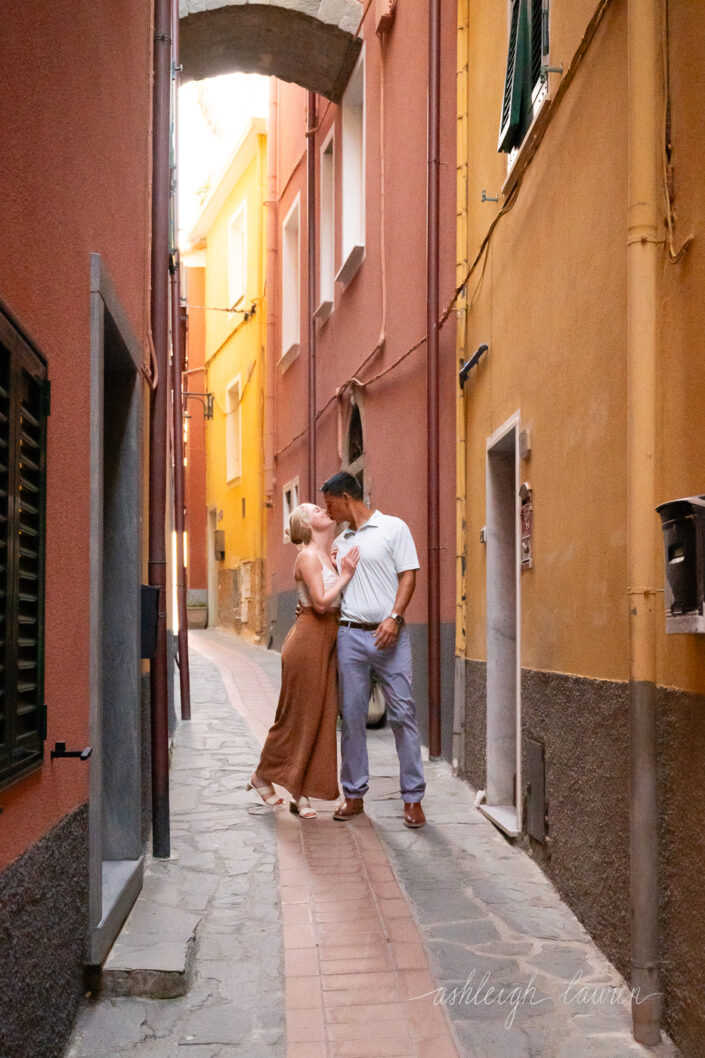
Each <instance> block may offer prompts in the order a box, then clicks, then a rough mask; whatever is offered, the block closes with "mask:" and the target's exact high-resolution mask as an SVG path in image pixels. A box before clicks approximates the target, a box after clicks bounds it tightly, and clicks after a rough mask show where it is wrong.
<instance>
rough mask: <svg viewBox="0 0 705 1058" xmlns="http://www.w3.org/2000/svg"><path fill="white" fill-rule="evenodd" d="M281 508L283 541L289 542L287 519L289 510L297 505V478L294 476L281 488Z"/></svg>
mask: <svg viewBox="0 0 705 1058" xmlns="http://www.w3.org/2000/svg"><path fill="white" fill-rule="evenodd" d="M282 498H283V504H282V510H283V514H284V543H285V544H288V543H289V519H290V518H291V512H292V511H294V510H296V508H297V507H298V506H299V479H298V478H294V480H293V481H289V482H288V483H287V484H286V485H285V486H284V488H283V489H282Z"/></svg>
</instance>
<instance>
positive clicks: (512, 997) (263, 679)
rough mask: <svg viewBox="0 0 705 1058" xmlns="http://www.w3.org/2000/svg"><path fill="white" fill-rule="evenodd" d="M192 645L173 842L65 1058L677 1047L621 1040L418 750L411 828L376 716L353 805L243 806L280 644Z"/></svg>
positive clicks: (176, 760)
mask: <svg viewBox="0 0 705 1058" xmlns="http://www.w3.org/2000/svg"><path fill="white" fill-rule="evenodd" d="M191 648H192V649H191V663H192V668H191V675H192V709H193V715H192V719H191V721H190V723H181V724H180V725H179V726H178V728H177V731H176V735H175V740H174V747H173V755H172V769H171V782H172V792H171V805H172V841H173V847H172V856H171V859H169V860H161V861H159V860H154V859H152V860H151V861H150V862H149V865H148V868H147V871H146V875H145V884H144V888H143V890H142V893H141V894H140V896H139V898H138V900H137V903H136V904H135V907H134V909H133V911H132V913H131V915H130V917H129V918H128V920H127V923H126V925H125V927H124V929H123V931H122V933H121V935H120V937H119V938H118V941H117V943H116V944H115V946H114V948H113V950H112V952H111V954H110V956H109V959H108V961H107V962H106V964H105V966H104V968H103V991H102V993H101V995H100V998H98V999H97V1000H95V999H86V1000H85V1002H84V1004H83V1007H82V1009H81V1012H80V1014H79V1018H78V1021H77V1024H76V1028H75V1031H74V1034H73V1037H72V1039H71V1042H70V1044H69V1046H68V1048H67V1051H66V1058H118V1056H125V1055H128V1054H138V1055H139V1058H177V1056H182V1058H236V1056H237V1058H264V1056H273V1058H386V1056H396V1058H426V1056H429V1058H430V1056H433V1058H446V1056H449V1058H450V1056H456V1055H458V1056H463V1058H504V1056H505V1055H506V1056H509V1055H511V1056H512V1058H539V1056H540V1058H631V1056H636V1055H647V1054H652V1055H658V1056H664V1058H665V1056H669V1058H675V1056H676V1055H677V1051H676V1050H675V1048H673V1047H672V1046H671V1045H670V1044H669V1043H668V1042H664V1043H662V1044H661V1045H660V1046H659V1047H657V1048H654V1049H647V1048H644V1047H641V1046H640V1045H638V1044H636V1043H635V1042H634V1041H633V1039H632V1036H631V1019H630V1012H629V1002H628V1000H629V988H628V986H627V985H626V984H625V983H624V981H623V979H622V978H621V977H620V975H619V974H618V973H617V972H616V970H615V969H614V968H613V967H612V966H611V965H610V964H609V963H608V962H607V961H606V959H605V958H604V956H602V955H601V953H600V952H599V950H598V949H597V947H596V946H595V945H594V944H593V943H592V941H591V940H590V937H589V936H588V935H587V933H586V932H585V930H584V929H583V928H582V926H581V925H580V923H579V922H578V921H577V919H576V918H575V917H574V915H573V914H572V912H571V911H570V910H569V909H568V908H567V907H566V905H565V904H563V903H562V902H561V900H560V899H559V898H558V896H557V894H556V892H555V890H554V889H553V887H552V885H551V883H550V882H549V881H548V880H547V878H546V877H545V875H544V874H543V873H542V872H541V871H540V870H539V868H538V867H537V866H536V865H535V864H534V863H533V862H532V860H531V859H530V858H529V857H528V856H527V855H526V854H525V853H524V852H523V851H521V850H520V849H518V848H516V847H513V846H512V845H511V844H510V843H508V842H507V841H506V840H505V839H504V838H503V837H502V836H501V835H500V833H499V832H498V831H497V830H496V829H495V828H494V826H493V825H492V824H491V823H490V822H489V821H488V820H487V819H485V818H484V817H483V816H482V815H481V814H480V813H479V812H477V811H476V810H475V809H474V807H473V800H474V791H473V790H472V788H471V787H469V786H468V785H467V784H466V783H464V782H462V781H460V780H457V779H454V778H453V777H452V775H451V771H450V767H449V765H448V764H447V763H445V762H439V763H429V762H428V761H427V760H426V761H425V769H426V774H427V780H428V791H427V796H426V799H425V804H426V806H427V808H426V811H427V816H428V820H429V821H428V825H427V826H426V827H425V828H424V829H423V830H421V831H409V830H406V829H405V828H404V827H403V826H402V824H401V814H400V801H399V794H398V781H397V774H396V771H397V765H396V757H395V753H394V744H393V739H392V735H391V732H390V731H389V730H388V729H387V730H384V729H383V730H380V731H370V732H369V745H370V760H371V771H372V780H371V788H370V794H369V795H368V798H367V800H366V815H363V816H360V817H358V818H356V819H355V820H353V821H352V822H347V823H337V822H334V821H333V820H332V818H331V815H332V810H333V806H332V805H330V804H324V803H320V802H319V803H317V804H316V808H317V809H318V811H319V817H318V819H317V820H312V821H302V820H299V819H297V818H295V817H294V816H293V815H292V814H290V813H289V812H288V811H286V810H282V809H271V808H268V807H265V806H263V805H260V804H257V803H256V802H255V800H254V798H253V795H252V794H251V793H248V792H247V791H246V790H245V783H246V781H247V778H248V776H249V774H250V772H251V770H252V766H253V761H254V760H255V759H256V755H257V745H258V743H260V742H261V741H262V739H263V737H264V735H265V733H266V731H267V728H268V725H269V723H270V722H271V720H272V718H273V714H274V709H275V705H276V698H277V692H278V683H279V670H280V659H279V655H278V654H276V653H275V652H273V651H267V650H266V649H264V648H263V647H256V646H252V645H250V644H248V643H246V642H245V641H243V640H242V639H240V638H238V637H236V636H234V635H232V634H229V633H227V632H223V631H221V630H212V631H210V630H209V631H204V632H196V633H192V634H191ZM606 884H608V885H609V880H608V879H607V880H606ZM154 996H166V997H171V998H152V997H154Z"/></svg>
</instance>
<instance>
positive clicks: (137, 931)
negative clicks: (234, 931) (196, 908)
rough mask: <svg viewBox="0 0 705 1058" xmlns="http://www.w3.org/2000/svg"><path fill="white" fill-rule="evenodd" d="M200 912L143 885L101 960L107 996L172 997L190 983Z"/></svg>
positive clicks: (182, 993)
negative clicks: (164, 900)
mask: <svg viewBox="0 0 705 1058" xmlns="http://www.w3.org/2000/svg"><path fill="white" fill-rule="evenodd" d="M200 921H201V916H200V915H197V914H194V913H193V912H191V911H184V910H182V909H180V908H177V907H168V906H166V905H164V904H159V903H157V902H155V900H154V898H153V894H152V891H151V888H150V887H149V886H146V887H145V889H144V890H143V892H142V893H141V894H140V896H139V897H138V899H137V901H136V903H135V906H134V907H133V909H132V911H131V912H130V914H129V916H128V918H127V921H126V922H125V925H124V926H123V928H122V931H121V933H120V934H119V936H118V938H117V940H116V941H115V943H114V944H113V947H112V949H111V950H110V954H109V955H108V957H107V959H106V960H105V962H104V964H103V971H102V982H101V992H102V994H103V995H105V996H142V997H145V998H148V999H173V998H174V997H175V996H182V995H185V994H186V992H187V991H188V989H189V987H190V985H191V979H192V976H193V970H194V966H195V962H196V950H197V947H198V927H199V925H200Z"/></svg>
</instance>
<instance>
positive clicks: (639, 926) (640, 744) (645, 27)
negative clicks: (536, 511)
mask: <svg viewBox="0 0 705 1058" xmlns="http://www.w3.org/2000/svg"><path fill="white" fill-rule="evenodd" d="M659 6H660V5H659V2H658V0H629V4H628V73H629V89H628V96H629V98H628V119H629V147H628V151H629V154H628V158H629V202H628V208H629V212H628V238H627V282H628V310H627V318H628V336H627V343H628V357H629V368H628V402H629V413H628V422H629V455H628V470H629V485H628V489H629V492H628V502H629V521H628V526H629V528H628V532H629V588H628V593H629V597H628V605H629V646H630V651H629V653H630V662H629V664H630V667H629V699H630V712H629V716H630V765H631V811H630V846H631V848H630V864H631V866H630V870H631V920H632V980H631V984H632V987H633V988H635V989H638V990H639V991H638V993H637V996H636V999H638V1001H636V999H633V1000H632V1020H633V1031H634V1038H635V1040H637V1041H638V1042H639V1043H644V1044H656V1043H658V1042H659V1040H660V1036H661V1034H660V1030H659V1025H660V1021H661V1006H662V1004H661V996H660V993H659V966H658V963H659V936H658V903H659V892H658V797H657V763H658V758H657V724H656V600H657V598H658V595H657V594H656V592H655V588H654V585H655V583H656V570H657V556H658V549H657V539H658V537H657V529H658V524H657V519H656V518H655V516H654V504H655V488H654V485H655V476H654V461H655V442H656V427H655V423H656V419H655V411H656V297H657V269H658V264H659V243H660V242H661V241H662V240H661V239H660V238H659V230H658V228H659V216H660V210H659V190H658V176H657V159H658V143H659V103H658V85H657V77H658V71H659V69H660V66H659V59H660V56H659V11H658V8H659Z"/></svg>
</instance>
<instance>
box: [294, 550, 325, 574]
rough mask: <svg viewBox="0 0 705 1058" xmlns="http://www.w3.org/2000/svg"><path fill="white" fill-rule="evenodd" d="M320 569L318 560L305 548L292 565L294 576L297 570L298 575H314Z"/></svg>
mask: <svg viewBox="0 0 705 1058" xmlns="http://www.w3.org/2000/svg"><path fill="white" fill-rule="evenodd" d="M320 568H321V563H320V560H319V558H318V556H317V555H315V554H314V553H313V551H308V550H307V549H306V548H304V549H303V550H302V551H299V553H298V555H297V556H296V562H295V563H294V574H296V572H297V570H298V572H299V573H316V572H318V571H319V570H320Z"/></svg>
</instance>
